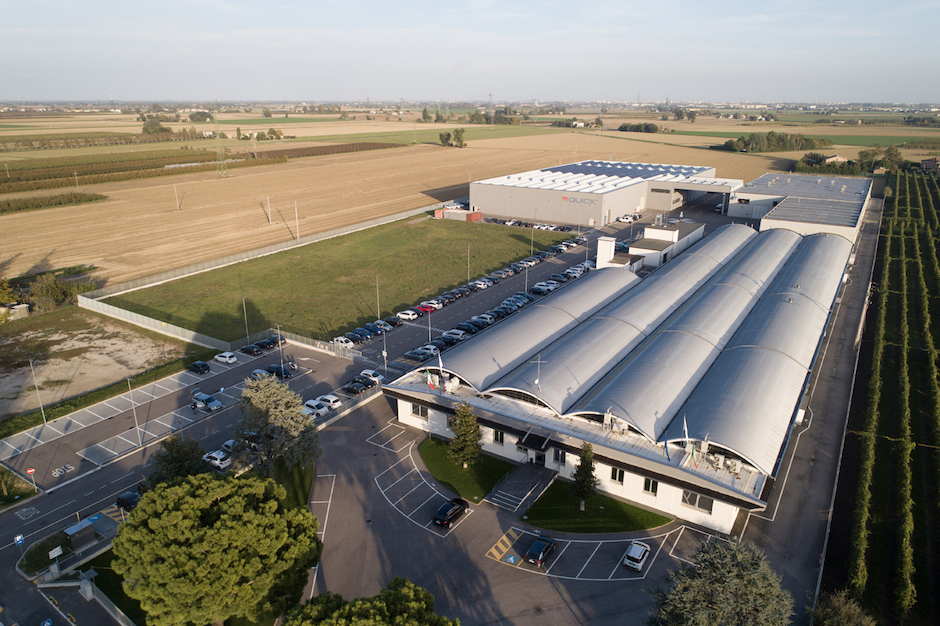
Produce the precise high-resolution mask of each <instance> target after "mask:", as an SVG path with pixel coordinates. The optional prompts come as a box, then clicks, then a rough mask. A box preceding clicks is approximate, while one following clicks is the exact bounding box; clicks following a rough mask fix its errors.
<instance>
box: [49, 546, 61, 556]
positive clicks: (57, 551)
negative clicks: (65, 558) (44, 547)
mask: <svg viewBox="0 0 940 626" xmlns="http://www.w3.org/2000/svg"><path fill="white" fill-rule="evenodd" d="M57 556H62V546H56V547H54V548H53V549H52V550H49V558H50V559H54V558H56V557H57Z"/></svg>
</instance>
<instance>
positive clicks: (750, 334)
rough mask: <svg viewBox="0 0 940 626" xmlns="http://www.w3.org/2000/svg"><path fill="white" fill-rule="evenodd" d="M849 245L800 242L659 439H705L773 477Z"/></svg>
mask: <svg viewBox="0 0 940 626" xmlns="http://www.w3.org/2000/svg"><path fill="white" fill-rule="evenodd" d="M851 251H852V244H851V242H849V241H848V240H847V239H845V238H843V237H839V236H836V235H828V236H827V235H810V236H807V237H805V238H804V239H803V241H802V242H801V243H800V245H799V247H798V248H797V249H796V251H795V252H794V253H793V254H792V255H791V257H790V259H789V261H787V264H786V265H785V266H784V267H783V269H781V270H780V272H779V273H778V275H777V277H776V278H775V279H774V281H773V282H772V283H771V284H770V285H769V287H768V288H767V292H766V293H765V294H764V296H763V297H762V298H761V300H760V302H759V303H758V304H757V305H756V306H755V307H754V309H753V310H752V311H751V312H750V314H749V315H748V317H747V318H746V319H745V320H744V322H743V323H742V324H741V327H740V328H739V329H738V331H737V332H736V333H735V335H734V337H732V339H731V341H729V342H728V345H727V346H726V347H725V349H724V351H723V352H722V353H721V355H720V356H719V357H718V358H717V359H716V360H715V362H714V364H713V365H712V367H711V369H709V370H708V372H707V373H706V374H705V376H704V377H703V378H702V380H701V382H700V383H699V384H698V386H697V387H696V388H695V391H693V392H692V394H691V395H690V396H689V398H688V400H687V401H686V403H685V404H684V405H683V406H682V408H681V409H680V410H679V413H678V414H677V415H676V417H675V419H673V421H672V423H671V424H670V425H669V426H668V428H667V430H666V432H664V433H663V434H662V435H661V436H660V438H659V439H660V441H670V440H674V439H685V438H686V434H685V433H684V428H683V419H682V418H683V417H684V418H685V422H686V423H687V424H688V438H689V439H693V440H699V441H702V440H705V439H706V438H707V439H708V441H710V442H713V443H715V444H717V445H720V446H722V447H725V448H727V449H728V450H732V451H734V452H735V453H737V454H739V455H741V457H742V458H744V459H746V460H747V461H748V462H749V463H751V464H752V465H754V467H756V468H757V469H759V470H760V471H762V472H764V473H765V474H768V475H770V474H771V473H772V472H773V469H774V465H775V464H776V460H777V456H778V454H779V452H780V447H781V446H782V445H783V442H784V439H785V438H786V434H787V431H788V429H789V427H790V421H791V419H792V417H793V414H794V412H795V408H796V406H797V404H798V403H799V400H800V393H801V391H802V389H803V384H804V382H805V380H806V376H807V374H808V372H809V368H810V367H811V366H812V361H813V357H814V355H815V353H816V348H817V346H818V345H819V340H820V337H821V336H822V333H823V330H824V329H825V324H826V321H827V320H828V316H829V310H830V307H831V304H832V302H833V300H834V299H835V296H836V293H838V290H839V287H840V285H841V282H842V276H843V274H844V272H845V265H846V263H847V262H848V258H849V254H850V253H851Z"/></svg>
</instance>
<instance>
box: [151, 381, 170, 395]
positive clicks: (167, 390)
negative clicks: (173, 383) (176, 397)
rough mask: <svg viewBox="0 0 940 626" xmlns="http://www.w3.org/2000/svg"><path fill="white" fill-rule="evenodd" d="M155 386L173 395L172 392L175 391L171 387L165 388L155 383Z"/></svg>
mask: <svg viewBox="0 0 940 626" xmlns="http://www.w3.org/2000/svg"><path fill="white" fill-rule="evenodd" d="M153 386H154V387H159V388H160V389H162V390H163V391H165V392H167V393H171V392H172V391H173V390H172V389H170V388H169V387H164V386H163V385H161V384H160V383H154V384H153Z"/></svg>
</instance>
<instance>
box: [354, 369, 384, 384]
mask: <svg viewBox="0 0 940 626" xmlns="http://www.w3.org/2000/svg"><path fill="white" fill-rule="evenodd" d="M359 373H360V374H362V375H363V376H367V377H368V378H371V379H372V380H374V381H375V382H377V383H379V384H382V383H384V382H385V377H384V376H382V375H381V374H379V373H378V372H377V371H375V370H362V371H361V372H359Z"/></svg>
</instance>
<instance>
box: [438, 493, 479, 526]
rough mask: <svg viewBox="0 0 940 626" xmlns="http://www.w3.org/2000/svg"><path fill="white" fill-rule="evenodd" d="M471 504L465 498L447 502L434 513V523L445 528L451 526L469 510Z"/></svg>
mask: <svg viewBox="0 0 940 626" xmlns="http://www.w3.org/2000/svg"><path fill="white" fill-rule="evenodd" d="M469 508H470V505H469V504H467V501H466V500H464V499H463V498H454V499H453V500H451V501H449V502H445V503H444V504H442V505H441V506H440V507H438V509H437V513H435V514H434V520H433V521H434V523H435V524H437V525H438V526H443V527H444V528H450V526H451V524H453V523H454V522H456V521H457V520H458V519H460V516H461V515H463V514H464V513H466V512H467V509H469Z"/></svg>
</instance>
